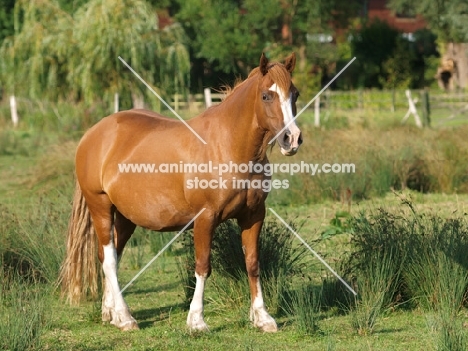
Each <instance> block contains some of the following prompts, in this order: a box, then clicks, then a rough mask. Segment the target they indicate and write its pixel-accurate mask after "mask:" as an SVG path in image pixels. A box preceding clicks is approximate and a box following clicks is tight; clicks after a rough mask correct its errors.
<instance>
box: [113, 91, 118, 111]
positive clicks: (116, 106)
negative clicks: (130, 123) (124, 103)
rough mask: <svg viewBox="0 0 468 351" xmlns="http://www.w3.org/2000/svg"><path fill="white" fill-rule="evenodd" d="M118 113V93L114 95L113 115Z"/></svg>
mask: <svg viewBox="0 0 468 351" xmlns="http://www.w3.org/2000/svg"><path fill="white" fill-rule="evenodd" d="M117 112H119V93H115V94H114V113H117Z"/></svg>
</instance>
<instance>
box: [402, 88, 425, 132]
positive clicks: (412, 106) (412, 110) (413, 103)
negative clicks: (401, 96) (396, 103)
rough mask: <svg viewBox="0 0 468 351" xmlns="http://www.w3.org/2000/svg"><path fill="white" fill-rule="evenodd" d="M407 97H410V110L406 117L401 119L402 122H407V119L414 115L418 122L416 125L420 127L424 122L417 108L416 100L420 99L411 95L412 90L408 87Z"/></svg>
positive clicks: (415, 120)
mask: <svg viewBox="0 0 468 351" xmlns="http://www.w3.org/2000/svg"><path fill="white" fill-rule="evenodd" d="M405 94H406V97H407V98H408V105H409V108H408V112H406V115H405V117H403V119H402V120H401V123H405V122H406V120H407V119H408V117H409V116H410V115H413V116H414V122H415V123H416V126H417V127H419V128H422V126H423V125H422V123H421V118H419V115H418V111H417V110H416V102H418V99H417V98H416V99H414V100H413V98H412V97H411V90H409V89H407V90H406V91H405Z"/></svg>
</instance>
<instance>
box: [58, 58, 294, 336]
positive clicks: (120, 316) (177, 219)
mask: <svg viewBox="0 0 468 351" xmlns="http://www.w3.org/2000/svg"><path fill="white" fill-rule="evenodd" d="M295 61H296V59H295V55H294V54H292V55H291V56H289V57H288V58H287V59H286V60H285V63H284V64H281V63H269V62H268V59H267V58H266V57H265V56H264V55H262V57H261V59H260V66H259V67H257V68H255V69H253V70H252V72H251V73H250V74H249V76H248V78H247V79H246V80H244V81H243V82H241V83H240V84H238V85H236V86H235V87H234V88H233V89H232V90H231V91H230V92H229V94H228V95H227V96H226V98H225V100H224V101H223V102H222V103H221V104H219V105H217V106H213V107H211V108H209V109H207V110H206V111H205V112H203V113H202V114H200V115H199V116H197V117H195V118H193V119H191V120H189V121H187V123H188V125H189V126H190V127H191V128H192V129H193V131H195V132H196V133H197V134H198V135H199V136H200V137H201V138H203V140H205V141H206V143H207V144H206V145H205V144H203V143H202V142H201V141H200V139H199V138H198V137H197V136H196V135H195V134H194V133H193V132H192V131H191V130H190V129H189V128H187V126H186V125H184V124H183V123H182V122H181V121H178V120H174V119H169V118H166V117H163V116H161V115H159V114H156V113H154V112H150V111H145V110H129V111H122V112H118V113H115V114H112V115H110V116H108V117H106V118H103V119H102V120H101V121H100V122H98V123H97V124H96V125H94V126H93V127H92V128H91V129H89V130H88V131H87V132H86V133H85V135H84V136H83V138H82V139H81V141H80V143H79V145H78V148H77V151H76V178H77V185H76V190H75V195H74V201H73V212H72V216H71V219H70V224H69V229H68V237H67V238H68V239H67V257H66V259H65V261H64V264H63V266H62V271H61V277H60V280H61V284H62V291H63V294H64V295H66V296H67V299H68V300H69V301H70V302H72V303H74V302H75V303H76V302H79V301H80V300H81V299H82V298H83V297H84V296H85V295H89V294H91V295H94V297H95V296H96V295H97V291H98V289H97V281H98V279H97V275H98V273H99V268H97V267H99V265H98V263H97V259H96V258H95V257H96V256H98V258H99V261H100V262H101V263H102V270H103V272H104V289H103V290H104V291H103V298H102V319H103V321H110V323H111V324H114V325H115V326H117V327H118V328H120V329H122V330H129V329H137V328H138V324H137V323H136V321H135V319H134V318H133V317H132V316H131V314H130V311H129V308H128V306H127V305H126V303H125V301H124V299H123V296H122V293H121V290H120V287H119V283H118V280H117V265H118V261H119V259H120V257H121V255H122V251H123V249H124V246H125V244H126V243H127V241H128V239H129V238H130V236H131V235H132V233H133V231H134V230H135V227H136V226H137V225H139V226H142V227H145V228H149V229H151V230H155V231H175V230H180V229H181V228H183V227H184V226H185V225H187V224H188V223H190V221H191V220H192V219H193V218H194V217H195V216H196V215H197V214H199V216H198V217H197V218H196V220H195V221H194V222H193V230H194V245H195V276H196V287H195V292H194V296H193V300H192V302H191V305H190V311H189V314H188V318H187V325H188V327H189V328H190V329H192V330H206V329H207V325H206V324H205V322H204V320H203V294H204V286H205V281H206V279H207V278H208V276H209V275H210V273H211V266H210V251H211V242H212V238H213V233H214V230H215V228H216V227H217V226H218V225H219V224H220V223H221V222H223V221H226V220H227V219H231V218H234V219H236V220H237V222H238V224H239V226H240V228H241V232H242V235H241V240H242V245H243V247H244V252H245V262H246V266H247V272H248V279H249V285H250V292H251V298H252V302H251V309H250V319H251V321H252V322H253V324H254V325H255V326H256V327H258V328H260V329H261V330H263V331H268V332H273V331H276V330H277V326H276V322H275V320H274V319H273V318H272V317H271V316H270V315H269V314H268V312H267V310H266V308H265V305H264V302H263V297H262V291H261V286H260V280H259V264H258V237H259V233H260V229H261V227H262V224H263V220H264V217H265V199H266V197H267V195H268V191H265V189H263V188H258V187H255V188H253V187H250V188H249V187H242V188H236V187H233V186H230V185H231V183H232V182H231V181H232V180H233V179H234V177H235V178H236V179H243V180H250V181H253V180H257V182H258V181H262V182H263V181H264V180H268V179H270V177H269V175H268V174H264V173H262V172H260V173H259V172H251V173H248V172H240V169H239V171H236V170H234V171H233V173H229V174H228V176H229V177H228V181H227V182H226V184H227V186H225V187H220V188H218V189H210V188H207V189H201V188H196V187H193V186H192V187H188V186H187V181H188V180H190V179H192V180H193V179H194V178H196V177H199V178H200V179H207V180H213V179H218V178H219V177H218V173H216V172H214V174H207V173H197V171H195V172H192V173H182V172H179V173H171V174H169V173H163V172H158V173H156V172H152V173H138V172H135V173H131V172H121V171H119V165H122V164H130V163H132V164H148V163H153V164H159V165H161V164H182V163H190V164H208V163H209V162H210V161H211V162H212V164H213V165H216V164H227V163H233V164H237V165H240V164H249V162H253V163H255V164H257V163H259V164H262V165H265V164H267V163H268V159H267V155H266V152H267V149H268V143H269V142H270V141H271V140H272V138H273V137H275V136H276V134H277V133H280V134H279V136H278V138H277V141H278V143H279V146H280V148H281V152H282V153H283V155H286V156H290V155H294V154H295V153H296V152H297V150H298V148H299V145H300V144H301V143H302V137H301V131H300V130H299V128H298V127H297V126H296V124H295V123H294V120H293V118H294V115H295V113H296V99H297V97H298V95H299V94H298V91H297V89H296V88H295V86H294V84H293V83H292V81H291V73H292V71H293V69H294V66H295ZM285 126H287V127H286V128H285ZM283 129H284V130H283ZM257 184H258V183H257ZM203 209H204V210H203ZM202 210H203V212H201V211H202ZM200 212H201V214H200ZM95 237H97V240H95ZM96 245H97V248H96ZM96 251H97V255H96Z"/></svg>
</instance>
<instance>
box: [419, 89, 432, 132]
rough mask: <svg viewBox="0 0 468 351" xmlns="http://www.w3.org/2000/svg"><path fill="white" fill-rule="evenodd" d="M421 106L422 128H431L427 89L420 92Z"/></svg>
mask: <svg viewBox="0 0 468 351" xmlns="http://www.w3.org/2000/svg"><path fill="white" fill-rule="evenodd" d="M421 106H422V117H423V120H422V122H423V126H424V127H430V126H431V106H430V101H429V91H428V90H427V88H424V90H422V91H421Z"/></svg>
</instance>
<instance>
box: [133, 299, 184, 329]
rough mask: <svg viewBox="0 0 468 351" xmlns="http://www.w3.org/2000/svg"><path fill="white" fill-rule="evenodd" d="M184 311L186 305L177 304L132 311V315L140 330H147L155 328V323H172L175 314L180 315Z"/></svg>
mask: <svg viewBox="0 0 468 351" xmlns="http://www.w3.org/2000/svg"><path fill="white" fill-rule="evenodd" d="M182 311H184V304H183V303H177V304H173V305H169V306H164V307H157V308H148V309H145V310H136V311H132V315H133V317H134V318H135V319H136V320H137V321H138V326H139V327H140V329H147V328H152V327H154V325H155V323H158V322H163V321H169V322H170V320H171V315H172V314H173V313H177V314H179V313H181V312H182Z"/></svg>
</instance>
